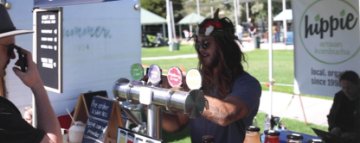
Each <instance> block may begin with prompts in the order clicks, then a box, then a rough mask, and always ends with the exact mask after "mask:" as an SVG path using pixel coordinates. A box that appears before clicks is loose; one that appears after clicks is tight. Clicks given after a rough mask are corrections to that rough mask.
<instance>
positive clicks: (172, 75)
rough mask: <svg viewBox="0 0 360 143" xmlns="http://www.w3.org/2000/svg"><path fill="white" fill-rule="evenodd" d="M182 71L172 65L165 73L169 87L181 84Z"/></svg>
mask: <svg viewBox="0 0 360 143" xmlns="http://www.w3.org/2000/svg"><path fill="white" fill-rule="evenodd" d="M182 77H183V75H182V72H181V70H180V69H179V68H178V67H172V68H170V69H169V71H168V74H167V80H168V82H169V84H170V86H171V87H180V86H181V84H182Z"/></svg>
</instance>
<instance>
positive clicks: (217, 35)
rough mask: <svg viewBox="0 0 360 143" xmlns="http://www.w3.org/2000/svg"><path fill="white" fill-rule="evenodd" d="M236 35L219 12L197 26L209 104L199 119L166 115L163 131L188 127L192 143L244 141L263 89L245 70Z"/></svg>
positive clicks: (200, 56) (202, 72)
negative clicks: (202, 142) (210, 139)
mask: <svg viewBox="0 0 360 143" xmlns="http://www.w3.org/2000/svg"><path fill="white" fill-rule="evenodd" d="M234 33H235V27H234V25H233V23H232V22H231V21H230V19H228V18H227V17H224V18H221V19H220V18H219V17H218V10H217V11H216V12H215V14H214V18H207V19H205V20H204V21H203V22H202V23H201V24H200V25H199V26H198V31H197V35H195V36H194V42H195V49H196V52H197V54H198V58H199V65H198V68H199V71H200V73H201V75H202V79H203V81H202V88H201V89H202V90H203V92H204V95H205V99H206V101H207V104H206V106H205V108H204V109H203V111H202V112H200V114H201V116H199V117H196V118H192V119H189V118H187V116H181V115H180V114H175V115H172V116H170V115H168V114H167V115H166V116H164V118H163V124H162V126H163V129H164V130H166V131H168V132H175V131H178V130H179V129H181V128H182V127H183V126H185V125H187V123H189V125H190V132H191V133H190V134H191V141H192V143H200V142H201V140H202V137H204V136H206V135H210V136H212V137H214V140H215V143H235V142H236V143H241V142H243V141H244V137H245V131H246V128H247V127H248V126H250V125H251V123H252V120H253V118H254V116H255V115H256V114H257V112H258V108H259V104H260V96H261V86H260V83H259V81H258V80H257V79H256V78H254V77H253V76H251V75H250V74H249V73H247V72H246V71H245V70H244V68H243V65H242V62H245V57H244V53H243V52H242V51H241V49H240V47H239V45H238V44H237V41H238V40H239V39H238V38H237V36H235V35H234Z"/></svg>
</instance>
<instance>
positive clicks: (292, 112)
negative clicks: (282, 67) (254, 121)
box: [142, 41, 332, 126]
mask: <svg viewBox="0 0 360 143" xmlns="http://www.w3.org/2000/svg"><path fill="white" fill-rule="evenodd" d="M189 44H191V43H189ZM243 45H244V47H243V48H242V50H243V51H245V52H246V51H251V50H254V49H255V48H254V43H252V42H248V41H247V42H243ZM269 47H270V45H269V44H268V43H261V46H260V49H268V48H269ZM293 48H294V47H293V45H285V44H283V43H273V49H274V50H278V49H283V50H292V49H293ZM194 57H196V54H189V55H179V56H166V57H148V58H142V60H163V59H177V58H194ZM272 95H273V98H272V100H271V96H270V93H269V91H263V92H262V96H261V103H260V108H259V111H261V112H266V113H270V109H272V114H273V115H275V116H279V117H285V118H290V119H297V120H300V121H304V122H307V123H313V124H317V125H323V126H327V118H326V116H327V114H328V113H329V110H330V107H331V105H332V100H326V99H319V98H312V97H305V96H301V97H300V96H298V95H295V96H294V95H291V94H287V93H280V92H273V94H272ZM271 101H272V102H271ZM271 107H272V108H271Z"/></svg>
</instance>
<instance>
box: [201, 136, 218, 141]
mask: <svg viewBox="0 0 360 143" xmlns="http://www.w3.org/2000/svg"><path fill="white" fill-rule="evenodd" d="M201 142H202V143H215V139H214V137H213V136H212V135H204V136H202V139H201Z"/></svg>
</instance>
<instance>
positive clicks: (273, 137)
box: [264, 130, 280, 143]
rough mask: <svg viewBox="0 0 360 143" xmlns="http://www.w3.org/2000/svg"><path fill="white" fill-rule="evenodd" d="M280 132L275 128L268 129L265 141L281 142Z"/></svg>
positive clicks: (271, 142) (268, 142) (266, 142)
mask: <svg viewBox="0 0 360 143" xmlns="http://www.w3.org/2000/svg"><path fill="white" fill-rule="evenodd" d="M279 135H280V132H278V131H275V130H266V131H265V142H264V143H279V142H280V140H279Z"/></svg>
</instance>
